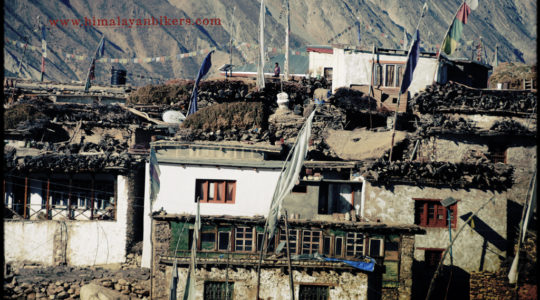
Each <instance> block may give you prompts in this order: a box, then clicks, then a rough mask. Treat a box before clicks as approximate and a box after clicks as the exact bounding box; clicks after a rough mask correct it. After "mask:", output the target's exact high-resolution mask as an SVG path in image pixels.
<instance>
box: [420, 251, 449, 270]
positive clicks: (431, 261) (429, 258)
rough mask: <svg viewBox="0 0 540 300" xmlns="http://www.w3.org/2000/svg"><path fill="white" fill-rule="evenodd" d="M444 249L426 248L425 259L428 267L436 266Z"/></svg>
mask: <svg viewBox="0 0 540 300" xmlns="http://www.w3.org/2000/svg"><path fill="white" fill-rule="evenodd" d="M443 251H444V250H443V249H426V250H424V259H425V264H426V267H428V268H436V267H437V266H438V265H439V262H440V261H441V258H442V254H443Z"/></svg>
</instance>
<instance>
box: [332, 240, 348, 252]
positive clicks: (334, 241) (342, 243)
mask: <svg viewBox="0 0 540 300" xmlns="http://www.w3.org/2000/svg"><path fill="white" fill-rule="evenodd" d="M338 240H341V241H338ZM337 245H341V253H337V250H336V247H337ZM332 255H333V256H335V257H344V256H345V237H343V236H335V237H334V239H333V245H332Z"/></svg>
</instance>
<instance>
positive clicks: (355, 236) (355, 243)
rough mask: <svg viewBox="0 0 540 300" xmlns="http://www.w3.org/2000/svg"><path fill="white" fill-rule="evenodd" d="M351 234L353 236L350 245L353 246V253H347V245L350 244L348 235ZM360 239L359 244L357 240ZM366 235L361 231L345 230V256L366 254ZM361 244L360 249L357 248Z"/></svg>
mask: <svg viewBox="0 0 540 300" xmlns="http://www.w3.org/2000/svg"><path fill="white" fill-rule="evenodd" d="M350 234H352V235H353V237H352V239H353V242H352V247H353V254H352V255H349V249H348V248H349V246H350V245H351V244H350V242H349V235H350ZM360 238H361V239H362V244H361V245H360V244H359V243H358V240H359V239H360ZM366 239H367V238H366V236H365V235H364V234H363V233H360V232H347V234H346V235H345V256H346V257H356V256H358V255H361V256H364V255H366ZM359 246H361V248H362V250H360V251H359V250H358V247H359Z"/></svg>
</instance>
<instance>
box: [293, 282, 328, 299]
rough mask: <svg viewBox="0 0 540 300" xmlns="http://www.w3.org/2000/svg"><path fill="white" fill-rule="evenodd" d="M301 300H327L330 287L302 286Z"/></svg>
mask: <svg viewBox="0 0 540 300" xmlns="http://www.w3.org/2000/svg"><path fill="white" fill-rule="evenodd" d="M298 295H299V298H300V300H326V299H328V296H329V287H328V286H324V285H300V291H299V293H298Z"/></svg>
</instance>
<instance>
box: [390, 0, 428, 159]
mask: <svg viewBox="0 0 540 300" xmlns="http://www.w3.org/2000/svg"><path fill="white" fill-rule="evenodd" d="M426 10H427V1H426V2H425V3H424V6H423V7H422V15H421V16H420V20H418V24H417V25H416V29H415V30H414V32H415V34H416V33H417V32H418V28H420V24H421V23H422V20H423V19H424V15H425V14H426ZM413 37H414V36H413ZM417 38H418V37H417ZM413 46H414V41H411V46H410V47H409V53H407V63H408V61H409V59H410V57H411V52H412V48H413ZM403 77H404V76H401V84H400V87H399V94H398V100H397V105H396V110H395V113H394V124H393V129H392V143H391V145H390V156H389V157H388V161H392V151H393V149H394V138H395V136H396V124H397V116H398V110H399V103H400V100H401V87H402V85H403ZM411 81H412V78H411Z"/></svg>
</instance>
